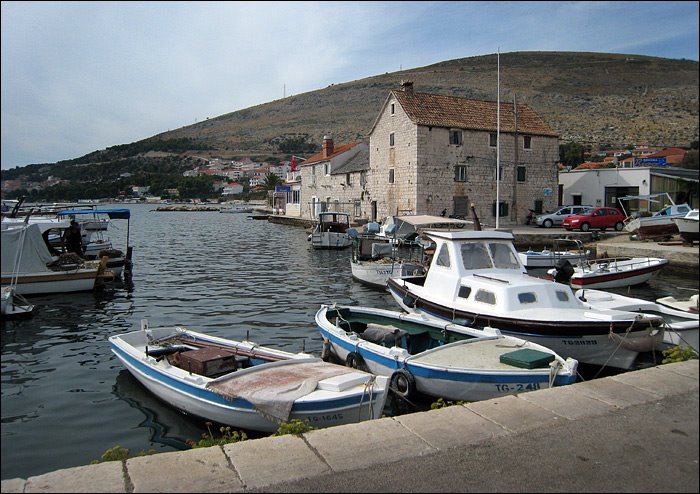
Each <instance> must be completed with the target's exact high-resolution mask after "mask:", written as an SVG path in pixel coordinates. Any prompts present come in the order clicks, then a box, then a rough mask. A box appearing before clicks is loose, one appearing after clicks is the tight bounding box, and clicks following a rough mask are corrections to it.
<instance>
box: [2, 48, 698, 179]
mask: <svg viewBox="0 0 700 494" xmlns="http://www.w3.org/2000/svg"><path fill="white" fill-rule="evenodd" d="M496 57H497V56H496V55H495V54H494V55H486V56H480V57H469V58H462V59H455V60H449V61H445V62H440V63H436V64H433V65H429V66H426V67H419V68H415V69H408V70H403V71H399V72H392V73H386V74H382V75H377V76H373V77H368V78H365V79H360V80H356V81H350V82H341V83H338V84H331V85H329V86H328V87H326V88H323V89H319V90H316V91H311V92H308V93H303V94H299V95H294V96H289V97H286V98H283V99H279V100H275V101H271V102H269V103H265V104H261V105H257V106H254V107H251V108H247V109H244V110H240V111H236V112H231V113H227V114H225V115H221V116H219V117H216V118H210V119H207V120H205V121H202V122H198V123H196V124H193V125H188V126H185V127H182V128H180V129H175V130H171V131H168V132H163V133H161V134H158V135H156V136H152V137H149V138H146V139H144V140H142V141H138V142H135V143H131V144H120V145H116V146H112V147H110V148H107V149H106V150H101V151H95V152H93V153H90V154H88V155H86V156H83V157H80V158H76V159H74V160H67V161H62V162H58V163H55V164H41V165H29V166H26V167H18V168H14V169H12V170H3V179H10V178H17V177H20V176H24V177H26V176H32V177H34V178H37V179H38V178H40V177H42V176H43V177H46V176H48V175H53V176H56V177H59V178H65V179H68V180H71V182H73V181H83V182H85V181H90V182H112V181H114V180H116V177H118V176H119V175H120V174H123V173H125V172H129V173H130V174H131V176H132V178H131V179H130V181H132V182H133V183H132V185H147V183H146V182H147V181H153V180H154V179H155V178H156V176H161V175H162V176H167V177H171V178H170V179H168V180H165V179H163V180H161V181H162V182H163V184H164V185H163V186H164V187H165V186H166V182H169V181H170V182H173V181H175V175H178V174H179V175H178V176H177V180H181V179H182V172H183V171H184V170H187V169H191V168H193V167H194V166H195V163H196V158H195V156H197V157H210V158H222V159H241V158H245V157H250V158H251V159H253V160H256V161H277V160H283V159H289V158H290V156H291V154H297V155H308V154H310V153H312V152H315V151H316V150H318V149H320V144H321V142H322V139H323V136H324V135H331V136H332V137H333V139H334V140H335V142H336V143H341V144H342V143H346V142H349V141H353V140H358V139H367V138H368V134H369V132H370V130H371V127H372V124H373V122H374V119H375V118H376V116H377V114H378V113H379V111H380V109H381V106H382V104H383V103H384V101H385V100H386V98H387V95H388V93H389V91H390V90H392V89H399V87H400V83H401V81H403V80H411V81H413V82H414V88H415V91H418V92H429V93H436V94H445V95H454V96H460V97H466V98H474V99H482V100H491V101H495V100H496V99H497V94H496V87H497V70H496V68H497V58H496ZM500 68H501V72H500V88H501V101H503V102H513V101H514V100H516V101H517V103H525V104H527V105H529V106H530V107H531V108H533V109H534V110H535V111H536V112H537V113H539V114H540V116H542V117H543V118H544V120H545V121H546V122H547V123H548V124H549V125H550V127H552V128H553V129H554V130H555V131H557V132H559V134H560V143H561V144H568V143H577V144H579V145H581V146H583V147H585V148H590V149H593V150H596V149H599V148H602V149H606V148H608V149H609V148H623V147H631V146H632V145H635V144H648V145H650V146H662V147H685V148H688V147H690V145H691V143H693V142H695V143H697V140H698V88H699V86H700V84H699V82H698V77H699V75H698V74H699V71H698V62H695V61H691V60H674V59H665V58H655V57H645V56H638V55H623V54H601V53H574V52H513V53H504V54H501V55H500ZM149 183H150V182H149ZM113 185H114V184H113ZM124 185H125V184H124V183H122V184H121V187H123V186H124ZM113 188H117V187H116V186H115V187H113ZM95 192H96V191H95Z"/></svg>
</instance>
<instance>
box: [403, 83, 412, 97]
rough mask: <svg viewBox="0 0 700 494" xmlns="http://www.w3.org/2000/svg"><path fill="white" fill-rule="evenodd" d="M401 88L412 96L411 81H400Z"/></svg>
mask: <svg viewBox="0 0 700 494" xmlns="http://www.w3.org/2000/svg"><path fill="white" fill-rule="evenodd" d="M401 88H402V89H403V92H404V93H406V94H413V81H401Z"/></svg>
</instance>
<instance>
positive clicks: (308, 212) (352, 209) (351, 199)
mask: <svg viewBox="0 0 700 494" xmlns="http://www.w3.org/2000/svg"><path fill="white" fill-rule="evenodd" d="M363 152H364V153H367V144H366V143H364V142H361V141H355V142H351V143H348V144H343V145H341V146H337V147H336V146H335V144H334V142H333V138H332V137H330V136H324V137H323V149H322V151H321V152H319V153H317V154H315V155H313V156H311V157H310V158H308V159H306V160H305V161H303V162H302V163H301V168H300V169H301V175H300V178H301V180H300V182H299V183H298V185H295V187H298V189H299V196H300V202H299V210H298V213H299V216H300V217H302V218H308V219H315V218H316V217H317V216H318V213H320V212H322V211H342V212H346V213H349V214H350V215H351V216H352V217H354V218H356V219H357V218H358V217H360V216H362V212H361V209H360V206H359V204H358V203H359V201H360V200H361V198H362V187H363V185H361V184H360V183H359V182H360V178H359V174H360V173H361V172H360V171H358V167H360V166H362V165H358V164H357V163H354V164H353V163H351V160H353V159H354V158H356V157H357V156H358V155H360V153H363ZM359 161H362V159H360V160H359ZM348 177H350V180H351V183H349V184H348V183H347V181H348ZM353 177H357V178H356V181H357V182H358V183H357V185H354V184H353V183H352V178H353ZM286 214H287V215H293V214H294V209H293V207H292V204H289V203H288V204H287V213H286Z"/></svg>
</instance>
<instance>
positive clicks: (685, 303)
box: [656, 293, 700, 314]
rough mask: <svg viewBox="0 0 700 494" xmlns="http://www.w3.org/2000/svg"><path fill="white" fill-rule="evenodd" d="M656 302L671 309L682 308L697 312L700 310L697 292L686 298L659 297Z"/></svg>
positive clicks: (686, 310)
mask: <svg viewBox="0 0 700 494" xmlns="http://www.w3.org/2000/svg"><path fill="white" fill-rule="evenodd" d="M656 303H657V304H661V305H665V306H666V307H669V308H671V309H676V310H682V311H685V312H692V313H695V314H697V313H698V312H700V299H699V298H698V294H697V293H696V294H694V295H691V296H690V297H689V298H687V299H677V298H676V297H670V296H669V297H660V298H657V299H656Z"/></svg>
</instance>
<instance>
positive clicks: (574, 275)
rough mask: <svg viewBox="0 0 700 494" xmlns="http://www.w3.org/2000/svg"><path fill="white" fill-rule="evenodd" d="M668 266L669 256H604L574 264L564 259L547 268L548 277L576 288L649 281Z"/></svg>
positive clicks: (633, 284) (626, 284)
mask: <svg viewBox="0 0 700 494" xmlns="http://www.w3.org/2000/svg"><path fill="white" fill-rule="evenodd" d="M667 265H668V259H663V258H660V257H613V258H602V259H596V260H594V261H587V260H586V261H582V262H579V263H578V264H576V265H575V266H573V265H571V264H566V263H563V262H562V263H560V264H557V266H555V267H554V268H552V269H550V270H548V271H547V279H549V280H554V281H557V282H559V283H569V284H570V285H571V286H572V287H573V288H596V289H600V288H622V287H627V286H635V285H641V284H642V283H647V282H648V281H650V280H651V279H653V278H654V277H655V276H657V275H658V274H659V272H660V271H661V270H662V269H663V268H664V267H665V266H667Z"/></svg>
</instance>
